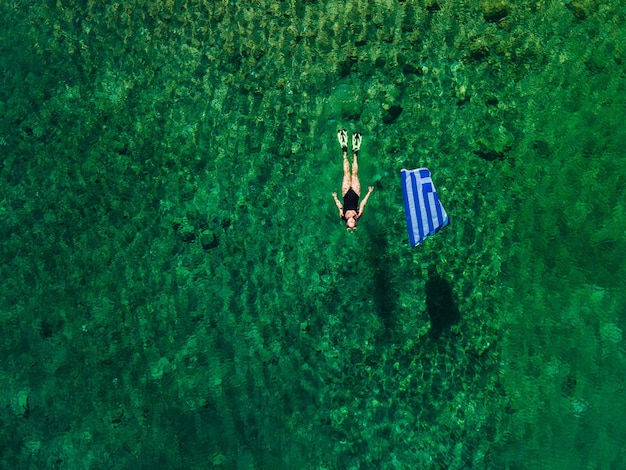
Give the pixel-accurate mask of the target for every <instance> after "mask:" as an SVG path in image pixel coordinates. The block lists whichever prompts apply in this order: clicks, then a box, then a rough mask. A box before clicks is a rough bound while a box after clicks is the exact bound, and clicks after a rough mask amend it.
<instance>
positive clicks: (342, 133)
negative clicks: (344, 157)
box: [337, 129, 348, 152]
mask: <svg viewBox="0 0 626 470" xmlns="http://www.w3.org/2000/svg"><path fill="white" fill-rule="evenodd" d="M337 139H339V145H341V150H343V151H344V152H347V151H348V132H347V131H346V130H345V129H339V130H338V131H337Z"/></svg>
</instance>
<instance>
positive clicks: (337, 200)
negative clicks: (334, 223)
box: [333, 193, 343, 217]
mask: <svg viewBox="0 0 626 470" xmlns="http://www.w3.org/2000/svg"><path fill="white" fill-rule="evenodd" d="M333 199H334V200H335V205H336V206H337V209H339V217H343V206H342V205H341V202H339V199H337V193H333Z"/></svg>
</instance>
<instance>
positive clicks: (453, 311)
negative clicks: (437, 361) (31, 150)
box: [426, 267, 461, 339]
mask: <svg viewBox="0 0 626 470" xmlns="http://www.w3.org/2000/svg"><path fill="white" fill-rule="evenodd" d="M426 311H427V312H428V316H429V318H430V334H431V336H432V337H433V338H435V339H437V338H439V336H441V333H442V332H443V331H444V330H447V329H448V328H450V327H451V326H452V325H454V324H455V323H458V321H459V319H460V317H461V314H460V313H459V308H458V306H457V305H456V302H455V300H454V295H453V294H452V285H451V284H450V282H448V281H447V280H445V279H444V278H442V277H441V276H440V275H439V273H438V272H437V269H436V268H434V267H431V268H430V269H429V270H428V281H426Z"/></svg>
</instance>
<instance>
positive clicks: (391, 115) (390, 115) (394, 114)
mask: <svg viewBox="0 0 626 470" xmlns="http://www.w3.org/2000/svg"><path fill="white" fill-rule="evenodd" d="M400 114H402V106H398V105H393V106H389V108H388V109H385V110H384V111H383V122H384V123H385V124H391V123H392V122H394V121H395V120H396V119H398V117H399V116H400Z"/></svg>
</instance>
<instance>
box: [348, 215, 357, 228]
mask: <svg viewBox="0 0 626 470" xmlns="http://www.w3.org/2000/svg"><path fill="white" fill-rule="evenodd" d="M346 228H347V229H348V230H349V231H354V230H356V217H348V218H347V219H346Z"/></svg>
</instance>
